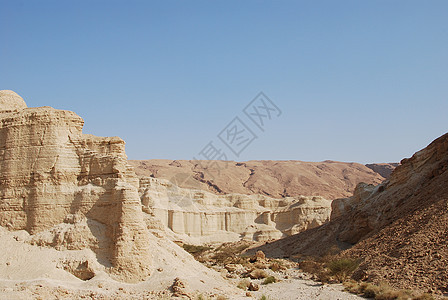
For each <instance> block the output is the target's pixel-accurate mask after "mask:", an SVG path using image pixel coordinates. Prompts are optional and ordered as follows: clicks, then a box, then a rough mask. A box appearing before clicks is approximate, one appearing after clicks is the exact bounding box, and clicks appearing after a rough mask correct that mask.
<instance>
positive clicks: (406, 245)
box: [259, 134, 448, 293]
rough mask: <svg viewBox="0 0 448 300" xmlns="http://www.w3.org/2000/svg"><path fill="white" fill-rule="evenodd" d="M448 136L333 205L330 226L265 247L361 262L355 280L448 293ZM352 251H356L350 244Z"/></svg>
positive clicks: (272, 250) (269, 250) (283, 252)
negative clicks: (333, 252)
mask: <svg viewBox="0 0 448 300" xmlns="http://www.w3.org/2000/svg"><path fill="white" fill-rule="evenodd" d="M447 169H448V134H445V135H443V136H442V137H440V138H438V139H436V140H435V141H433V142H432V143H431V144H430V145H428V146H427V147H426V148H425V149H423V150H421V151H419V152H417V153H415V154H414V155H413V156H412V157H411V158H409V159H403V160H402V161H401V165H400V166H398V167H397V168H396V169H395V170H394V171H393V173H392V175H391V177H390V179H389V180H387V181H385V182H383V183H382V184H380V185H377V186H373V185H367V184H359V185H358V186H357V188H356V190H355V192H354V195H353V196H352V197H350V198H346V199H339V200H336V201H334V202H333V203H332V207H333V211H332V216H331V221H330V222H329V223H326V224H324V225H322V226H319V227H317V228H314V229H310V230H308V231H305V232H303V233H299V234H297V235H293V236H290V237H287V238H285V239H281V240H278V241H275V242H273V243H270V244H267V245H265V246H262V247H261V248H259V249H262V250H263V251H265V252H266V253H269V254H270V255H273V256H293V255H318V254H321V255H323V254H325V253H326V252H327V251H329V250H330V249H331V248H332V247H335V246H337V247H339V248H348V249H347V250H345V251H344V252H342V253H341V254H340V255H341V256H349V257H354V258H359V259H361V264H360V266H359V267H358V269H357V270H356V271H355V274H354V276H355V278H356V279H364V280H370V281H374V282H380V281H383V280H386V281H387V282H389V283H390V284H392V285H393V286H395V287H398V288H419V289H421V290H424V291H433V292H434V291H437V292H438V293H447V292H448V286H447V282H448V269H447V267H446V266H447V265H448V185H447V182H448V172H447ZM352 245H354V246H352Z"/></svg>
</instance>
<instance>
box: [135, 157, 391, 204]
mask: <svg viewBox="0 0 448 300" xmlns="http://www.w3.org/2000/svg"><path fill="white" fill-rule="evenodd" d="M129 163H130V164H131V165H132V166H133V167H134V170H135V173H136V174H137V175H138V176H149V177H155V178H162V179H167V180H170V181H172V182H173V183H176V184H177V185H178V186H180V187H183V188H192V189H202V190H205V191H209V192H212V193H215V194H229V193H239V194H245V195H252V194H261V195H266V196H270V197H273V198H283V197H294V196H300V195H305V196H322V197H324V198H326V199H331V200H333V199H336V198H341V197H349V196H351V195H352V193H353V191H354V189H355V187H356V185H357V184H358V183H359V182H365V183H371V184H379V183H381V182H382V181H383V180H384V179H385V177H383V175H384V176H387V175H388V174H389V173H387V172H383V168H382V167H380V165H378V164H371V165H370V166H371V167H366V166H364V165H362V164H358V163H345V162H337V161H323V162H303V161H271V160H262V161H247V162H234V161H194V160H164V159H153V160H144V161H138V160H130V161H129ZM384 165H385V166H386V165H387V166H388V169H389V170H390V169H392V168H393V166H392V165H391V164H384ZM377 166H378V167H377ZM373 168H375V170H376V171H374V170H373ZM380 172H381V173H383V175H381V173H380Z"/></svg>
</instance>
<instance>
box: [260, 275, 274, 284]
mask: <svg viewBox="0 0 448 300" xmlns="http://www.w3.org/2000/svg"><path fill="white" fill-rule="evenodd" d="M275 282H277V278H275V277H274V276H269V277H266V279H265V280H264V281H263V284H270V283H275Z"/></svg>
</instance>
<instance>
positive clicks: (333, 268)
mask: <svg viewBox="0 0 448 300" xmlns="http://www.w3.org/2000/svg"><path fill="white" fill-rule="evenodd" d="M358 265H359V262H358V261H357V260H354V259H350V258H341V259H337V260H333V261H330V262H328V263H327V267H328V269H329V270H330V275H332V276H334V277H335V278H336V279H337V280H339V281H340V282H343V281H345V280H346V279H347V277H348V276H349V275H350V274H351V273H353V271H355V270H356V268H357V267H358Z"/></svg>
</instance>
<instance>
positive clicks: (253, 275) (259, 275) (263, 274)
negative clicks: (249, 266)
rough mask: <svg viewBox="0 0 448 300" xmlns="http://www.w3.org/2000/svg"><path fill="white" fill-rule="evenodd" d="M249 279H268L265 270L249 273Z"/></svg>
mask: <svg viewBox="0 0 448 300" xmlns="http://www.w3.org/2000/svg"><path fill="white" fill-rule="evenodd" d="M249 277H250V278H252V279H263V278H266V277H268V273H266V271H265V270H261V269H255V270H253V271H252V272H250V274H249Z"/></svg>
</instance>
